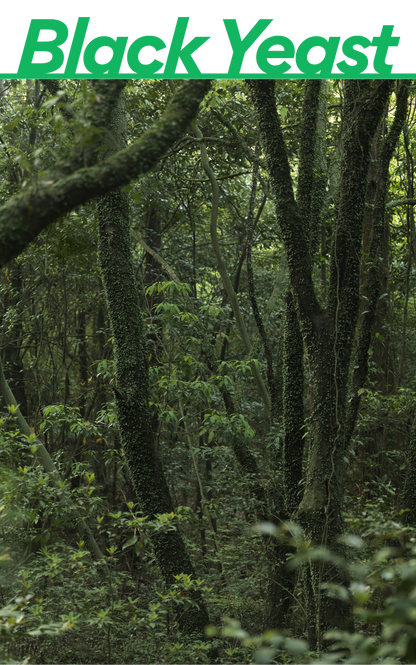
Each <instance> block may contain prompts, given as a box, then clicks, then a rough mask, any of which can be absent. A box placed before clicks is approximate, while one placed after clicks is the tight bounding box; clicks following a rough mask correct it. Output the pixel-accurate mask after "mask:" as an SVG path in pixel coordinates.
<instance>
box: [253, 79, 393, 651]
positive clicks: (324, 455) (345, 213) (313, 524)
mask: <svg viewBox="0 0 416 665" xmlns="http://www.w3.org/2000/svg"><path fill="white" fill-rule="evenodd" d="M247 85H248V87H249V89H250V92H251V95H252V98H253V102H254V105H255V109H256V112H257V115H258V119H259V125H260V131H261V135H262V141H263V146H264V149H265V153H266V160H267V169H268V172H269V176H270V181H271V184H272V191H273V196H274V200H275V206H276V214H277V220H278V223H279V226H280V230H281V233H282V237H283V241H284V244H285V250H286V256H287V261H288V267H289V275H290V281H291V287H292V293H293V297H294V302H295V305H296V310H297V313H298V317H299V322H300V327H301V331H302V337H303V341H304V344H305V347H306V350H307V354H308V360H309V370H310V377H311V393H312V412H311V416H310V419H309V428H310V431H309V438H310V441H309V460H308V466H307V474H306V483H305V491H304V494H303V498H302V501H301V503H300V506H299V509H298V511H297V519H298V521H299V522H300V523H301V525H302V526H303V528H304V530H305V532H306V535H307V536H308V537H309V538H310V539H311V540H312V542H313V543H314V544H315V545H321V544H323V545H326V546H327V547H329V548H330V549H332V550H334V551H336V550H337V549H338V548H339V545H338V542H337V541H338V536H339V535H340V534H341V533H342V531H343V523H342V513H341V507H342V498H343V459H342V458H343V443H344V429H345V411H346V403H347V386H348V375H349V365H350V360H351V353H352V349H353V343H354V339H355V329H356V324H357V318H358V305H359V274H360V256H361V242H362V233H363V214H364V206H365V194H366V185H367V173H368V167H369V159H370V149H371V144H372V140H373V137H374V135H375V132H376V130H377V127H378V124H379V121H380V119H381V116H382V114H383V111H384V108H385V105H386V103H387V101H388V98H389V94H390V91H391V87H392V82H390V81H362V80H360V81H346V82H345V115H344V123H343V127H344V132H343V157H342V162H341V173H340V187H339V191H340V195H339V203H338V210H337V219H336V224H335V231H334V237H333V246H332V254H331V268H330V276H329V292H328V302H327V307H326V308H323V307H322V306H321V305H320V303H319V301H318V298H317V294H316V291H315V287H314V283H313V278H312V261H311V255H310V231H311V228H310V221H311V220H310V208H311V200H312V195H313V187H314V162H315V146H316V141H315V140H314V137H315V139H316V122H317V117H318V108H319V88H318V86H317V84H316V82H314V81H308V82H307V83H306V92H305V97H309V101H308V104H307V105H306V104H305V106H304V117H303V131H302V137H301V146H300V164H299V180H298V196H297V202H296V201H295V198H294V192H293V183H292V179H291V174H290V166H289V161H288V157H287V151H286V146H285V142H284V139H283V134H282V130H281V126H280V120H279V117H278V113H277V110H276V99H275V92H274V82H273V81H266V80H263V81H260V80H249V81H247ZM301 167H302V168H301ZM311 573H312V574H311V576H310V579H311V585H312V589H313V593H314V597H315V604H316V612H315V613H314V618H315V619H316V623H317V634H318V646H319V637H320V635H322V634H323V632H324V631H325V630H326V629H328V628H330V627H337V628H341V629H342V628H351V626H352V614H351V608H350V606H349V605H348V604H343V603H341V602H340V601H339V600H337V599H332V598H329V597H327V596H324V595H323V592H321V584H322V582H329V581H331V582H345V578H344V576H343V573H342V571H340V570H336V569H334V567H333V566H326V565H323V566H320V567H318V569H316V568H315V567H314V568H313V569H312V571H311ZM310 616H311V614H310ZM313 632H314V631H311V633H312V634H313Z"/></svg>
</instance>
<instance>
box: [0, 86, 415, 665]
mask: <svg viewBox="0 0 416 665" xmlns="http://www.w3.org/2000/svg"><path fill="white" fill-rule="evenodd" d="M0 118H1V122H0V197H1V201H0V261H1V270H0V308H1V323H0V348H1V354H0V529H1V537H2V539H1V543H2V544H1V548H0V575H1V579H0V591H1V598H0V608H1V609H0V614H1V618H0V638H1V644H0V647H1V649H2V652H1V655H0V658H1V662H8V663H251V662H255V663H313V662H316V663H318V662H320V663H322V662H325V663H335V662H346V663H374V662H382V663H387V662H389V663H393V662H394V663H401V662H403V663H415V662H416V406H415V405H416V332H415V324H416V298H415V288H416V229H415V216H414V206H415V204H416V197H415V193H414V186H415V154H416V88H415V86H414V83H413V81H410V80H398V81H395V80H369V79H360V80H319V79H311V80H301V79H295V80H284V81H282V80H266V79H251V80H247V81H242V80H234V79H227V80H215V81H208V80H187V81H184V82H180V81H177V80H162V79H159V80H131V81H125V80H110V79H106V80H91V81H87V80H54V79H48V80H0Z"/></svg>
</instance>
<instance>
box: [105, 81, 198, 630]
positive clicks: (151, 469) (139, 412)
mask: <svg viewBox="0 0 416 665" xmlns="http://www.w3.org/2000/svg"><path fill="white" fill-rule="evenodd" d="M124 116H125V112H124V104H123V93H120V99H119V103H118V104H117V106H116V107H115V111H114V113H113V115H112V118H111V125H110V128H109V129H110V136H109V137H107V142H108V140H111V138H113V141H114V138H115V140H116V143H117V145H116V146H115V148H119V149H120V148H122V147H123V145H122V144H123V123H124ZM98 217H99V236H100V248H99V255H100V266H101V272H102V278H103V284H104V288H105V293H106V298H107V304H108V311H109V316H110V321H111V328H112V333H113V335H114V356H115V363H116V389H115V400H116V408H117V418H118V427H119V431H120V436H121V441H122V445H123V450H124V454H125V457H126V460H127V464H128V467H129V470H130V474H131V479H132V482H133V486H134V489H135V491H136V494H137V497H138V500H139V503H140V508H141V509H142V511H143V512H144V514H145V515H148V516H149V517H150V519H152V518H154V517H155V516H156V515H157V514H163V513H170V512H172V510H173V506H172V501H171V497H170V493H169V488H168V486H167V483H166V479H165V476H164V473H163V469H162V466H161V463H160V460H159V458H158V456H157V455H156V454H155V449H154V445H153V436H152V428H151V420H150V413H149V397H148V387H149V376H148V350H147V347H146V339H145V335H144V330H143V322H142V313H141V310H140V306H139V293H138V289H137V286H136V283H135V277H134V269H133V260H132V252H131V235H130V219H129V206H128V201H127V199H126V195H125V194H123V193H122V192H121V191H120V190H115V191H113V192H111V193H109V194H107V195H105V196H102V197H101V198H100V199H99V201H98ZM152 544H153V548H154V553H155V557H156V560H157V563H158V565H159V568H160V570H161V573H162V576H163V579H164V580H165V581H166V583H167V584H170V583H172V582H173V581H174V576H175V575H179V574H181V573H186V574H188V575H193V576H195V571H194V568H193V565H192V563H191V560H190V558H189V555H188V553H187V552H186V549H185V546H184V542H183V539H182V537H181V534H180V533H179V531H178V530H174V531H163V530H161V531H160V532H156V533H155V534H154V535H153V537H152ZM196 600H197V602H198V604H199V607H197V608H196V607H194V608H191V609H189V610H188V611H187V612H186V613H185V614H184V615H183V616H182V617H181V624H182V626H183V627H185V628H186V629H187V630H188V631H198V632H199V633H201V632H202V631H203V628H204V626H205V625H206V624H208V622H209V620H208V613H207V610H206V607H205V605H204V603H203V601H202V598H200V597H198V598H196Z"/></svg>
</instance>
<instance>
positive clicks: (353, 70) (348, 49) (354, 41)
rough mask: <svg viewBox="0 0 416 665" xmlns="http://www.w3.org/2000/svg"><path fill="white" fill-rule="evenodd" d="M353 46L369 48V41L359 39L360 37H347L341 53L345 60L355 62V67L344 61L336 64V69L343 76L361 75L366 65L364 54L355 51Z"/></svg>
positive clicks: (365, 38) (362, 38) (366, 60)
mask: <svg viewBox="0 0 416 665" xmlns="http://www.w3.org/2000/svg"><path fill="white" fill-rule="evenodd" d="M354 46H362V47H363V48H368V47H369V46H371V41H370V40H369V39H367V37H360V35H355V36H354V37H348V39H346V40H345V42H344V43H343V45H342V52H343V54H344V55H345V56H346V57H347V58H351V60H355V62H356V63H357V64H356V65H349V64H348V63H347V62H346V61H345V60H342V61H341V62H337V67H338V69H339V71H340V72H342V73H343V74H352V75H354V76H355V75H356V74H361V73H362V72H363V71H364V70H365V69H366V68H367V65H368V59H367V56H366V55H365V53H361V51H356V50H355V48H354Z"/></svg>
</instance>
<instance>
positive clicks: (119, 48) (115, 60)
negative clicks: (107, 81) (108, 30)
mask: <svg viewBox="0 0 416 665" xmlns="http://www.w3.org/2000/svg"><path fill="white" fill-rule="evenodd" d="M127 39H128V37H117V39H113V38H112V37H96V39H93V40H92V41H90V43H89V44H88V46H87V47H86V49H85V51H84V65H85V66H86V68H87V69H88V71H89V72H91V74H93V75H94V76H101V75H102V74H108V75H109V76H117V74H119V73H120V67H121V61H122V60H123V55H124V51H125V48H126V44H127ZM102 46H109V47H110V48H111V50H112V51H113V56H112V58H111V60H109V61H108V62H106V63H105V64H104V65H101V64H99V63H98V62H97V61H96V59H95V56H96V55H97V51H98V49H100V48H101V47H102Z"/></svg>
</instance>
